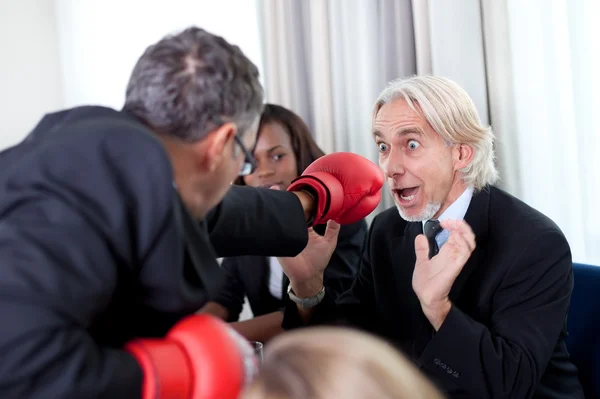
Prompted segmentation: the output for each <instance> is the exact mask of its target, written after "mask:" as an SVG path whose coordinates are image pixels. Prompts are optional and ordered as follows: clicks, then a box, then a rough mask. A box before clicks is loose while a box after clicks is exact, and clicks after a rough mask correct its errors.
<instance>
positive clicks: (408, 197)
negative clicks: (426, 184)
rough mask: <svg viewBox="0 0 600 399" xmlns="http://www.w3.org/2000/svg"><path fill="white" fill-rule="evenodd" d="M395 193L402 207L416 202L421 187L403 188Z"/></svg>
mask: <svg viewBox="0 0 600 399" xmlns="http://www.w3.org/2000/svg"><path fill="white" fill-rule="evenodd" d="M393 191H394V196H395V197H396V199H397V200H398V201H399V202H400V203H401V204H402V205H409V204H410V203H411V202H413V201H414V199H415V197H416V196H417V193H418V192H419V187H418V186H415V187H406V188H401V189H397V190H393Z"/></svg>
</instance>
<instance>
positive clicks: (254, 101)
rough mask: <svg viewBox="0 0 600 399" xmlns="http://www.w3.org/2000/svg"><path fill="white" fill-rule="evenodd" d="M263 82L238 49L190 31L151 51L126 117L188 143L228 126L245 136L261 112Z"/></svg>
mask: <svg viewBox="0 0 600 399" xmlns="http://www.w3.org/2000/svg"><path fill="white" fill-rule="evenodd" d="M258 77H259V73H258V69H257V68H256V66H255V65H254V64H253V63H252V62H251V61H250V60H249V59H248V58H247V57H246V56H245V55H244V54H243V53H242V51H241V50H240V49H239V48H238V47H237V46H233V45H231V44H229V43H228V42H227V41H226V40H225V39H223V38H222V37H220V36H216V35H213V34H211V33H209V32H206V31H205V30H203V29H200V28H196V27H191V28H188V29H186V30H184V31H182V32H180V33H178V34H175V35H169V36H166V37H164V38H163V39H162V40H160V41H159V42H158V43H156V44H154V45H152V46H150V47H148V48H147V49H146V51H145V52H144V54H143V55H142V56H141V57H140V59H139V60H138V62H137V64H136V65H135V67H134V69H133V72H132V74H131V77H130V80H129V84H128V86H127V94H126V99H125V105H124V107H123V111H125V112H127V113H129V114H131V115H133V116H135V117H136V118H137V119H139V120H140V121H141V122H142V123H144V124H145V125H147V126H148V127H150V128H151V129H153V130H155V131H157V132H159V133H162V134H166V135H171V136H174V137H177V138H179V139H182V140H184V141H188V142H194V141H198V140H201V139H203V138H204V137H205V136H206V134H207V133H208V132H210V131H211V130H213V129H215V128H217V127H219V126H220V125H222V124H223V123H225V122H233V123H235V124H236V125H237V126H238V130H239V131H240V135H242V134H243V133H245V132H246V131H247V130H248V129H249V128H250V127H252V125H253V124H254V123H255V122H256V120H257V119H258V117H259V115H260V113H261V111H262V104H263V96H264V92H263V88H262V86H261V84H260V82H259V79H258Z"/></svg>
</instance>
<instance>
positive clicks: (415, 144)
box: [408, 140, 421, 151]
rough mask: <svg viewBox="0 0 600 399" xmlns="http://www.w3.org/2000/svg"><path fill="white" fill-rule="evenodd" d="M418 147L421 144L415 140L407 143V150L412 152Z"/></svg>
mask: <svg viewBox="0 0 600 399" xmlns="http://www.w3.org/2000/svg"><path fill="white" fill-rule="evenodd" d="M420 145H421V144H419V142H418V141H416V140H409V142H408V149H409V150H413V151H414V150H416V149H417V148H419V146H420Z"/></svg>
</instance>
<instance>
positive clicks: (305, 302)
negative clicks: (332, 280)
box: [287, 284, 325, 309]
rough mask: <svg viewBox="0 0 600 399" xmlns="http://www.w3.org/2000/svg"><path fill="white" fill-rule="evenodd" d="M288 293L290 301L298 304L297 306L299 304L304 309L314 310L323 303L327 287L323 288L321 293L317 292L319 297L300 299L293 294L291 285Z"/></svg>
mask: <svg viewBox="0 0 600 399" xmlns="http://www.w3.org/2000/svg"><path fill="white" fill-rule="evenodd" d="M287 293H288V296H289V297H290V299H291V300H292V301H294V302H296V303H297V304H299V305H300V306H302V308H303V309H310V308H314V307H315V306H317V305H318V304H320V303H321V301H322V300H323V298H324V297H325V287H323V288H321V291H319V292H317V295H315V296H311V297H310V298H298V297H297V296H296V295H295V294H294V293H293V292H292V285H291V284H290V285H288V289H287Z"/></svg>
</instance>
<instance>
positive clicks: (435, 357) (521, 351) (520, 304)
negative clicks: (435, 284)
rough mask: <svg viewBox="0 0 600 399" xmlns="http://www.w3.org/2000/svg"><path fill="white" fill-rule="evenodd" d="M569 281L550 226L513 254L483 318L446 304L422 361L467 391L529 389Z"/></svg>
mask: <svg viewBox="0 0 600 399" xmlns="http://www.w3.org/2000/svg"><path fill="white" fill-rule="evenodd" d="M572 289H573V274H572V263H571V255H570V250H569V246H568V244H567V242H566V240H565V238H564V236H563V235H562V234H561V233H560V232H559V231H556V230H551V231H546V232H545V233H542V234H538V235H537V236H535V237H532V239H531V241H530V242H529V243H526V244H524V245H523V250H522V253H521V254H520V255H518V256H517V257H515V259H514V263H513V266H512V268H511V269H510V270H509V271H508V273H507V275H506V277H505V278H504V280H503V282H502V284H501V286H500V287H499V289H498V293H497V295H496V298H495V301H494V302H497V304H498V306H497V309H495V311H494V313H493V315H492V318H491V320H489V323H486V324H487V325H484V324H482V323H480V322H478V321H477V320H474V319H473V318H471V317H470V316H468V315H467V314H466V313H464V312H463V311H462V310H461V309H460V308H459V307H458V306H456V305H454V304H453V305H452V307H451V309H450V312H449V313H448V315H447V316H446V318H445V321H444V322H443V324H442V325H441V328H440V329H439V331H437V333H436V334H435V335H434V337H433V339H432V340H431V342H430V343H429V344H428V345H427V347H426V348H425V350H424V351H423V353H422V355H421V363H422V364H423V366H425V367H427V368H428V369H429V370H431V371H432V372H433V373H435V374H437V375H438V376H439V378H442V379H450V380H452V381H453V382H454V383H457V384H460V385H461V386H462V387H463V389H465V390H466V391H467V392H469V393H470V394H471V396H472V397H481V398H500V397H511V398H513V397H514V398H528V397H532V395H533V394H534V393H535V390H536V388H537V386H538V383H539V381H540V379H541V377H542V375H543V373H544V370H545V368H546V365H547V364H548V362H549V361H550V357H551V355H552V352H553V349H554V347H555V346H556V343H557V341H558V338H559V336H560V335H561V334H562V333H563V332H562V330H563V326H564V323H565V318H566V316H567V311H568V308H569V301H570V296H571V291H572ZM488 325H489V326H490V327H488ZM442 363H443V366H444V367H442V366H441V364H442ZM449 370H450V371H449Z"/></svg>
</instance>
